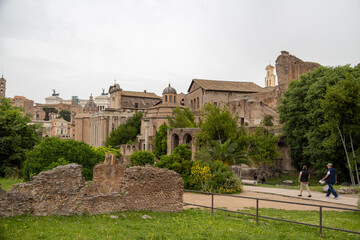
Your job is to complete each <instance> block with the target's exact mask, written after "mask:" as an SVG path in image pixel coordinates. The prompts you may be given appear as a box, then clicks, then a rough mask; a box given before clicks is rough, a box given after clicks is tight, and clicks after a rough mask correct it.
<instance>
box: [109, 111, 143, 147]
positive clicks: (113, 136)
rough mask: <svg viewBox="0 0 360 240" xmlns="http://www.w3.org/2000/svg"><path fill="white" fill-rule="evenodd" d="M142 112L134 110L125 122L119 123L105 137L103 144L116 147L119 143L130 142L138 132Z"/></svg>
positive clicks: (132, 141)
mask: <svg viewBox="0 0 360 240" xmlns="http://www.w3.org/2000/svg"><path fill="white" fill-rule="evenodd" d="M142 116H143V113H142V112H136V113H135V114H134V115H133V116H132V117H131V118H129V119H128V120H127V122H126V123H125V124H121V125H120V126H119V127H117V128H116V129H115V130H113V131H112V132H111V133H110V135H109V136H108V137H107V138H106V141H105V146H112V147H117V146H119V145H121V144H132V143H134V142H135V141H136V136H137V135H138V134H139V133H140V127H141V118H142Z"/></svg>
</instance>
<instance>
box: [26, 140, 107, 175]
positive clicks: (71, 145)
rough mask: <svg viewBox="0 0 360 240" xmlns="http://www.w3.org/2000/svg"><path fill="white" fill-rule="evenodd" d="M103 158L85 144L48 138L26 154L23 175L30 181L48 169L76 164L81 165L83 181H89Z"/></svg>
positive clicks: (103, 156)
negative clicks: (95, 167)
mask: <svg viewBox="0 0 360 240" xmlns="http://www.w3.org/2000/svg"><path fill="white" fill-rule="evenodd" d="M104 158H105V155H104V154H103V153H101V152H99V151H95V150H94V149H93V148H92V147H90V146H89V145H88V144H86V143H85V142H78V141H75V140H72V139H71V140H62V139H58V138H55V137H50V138H45V139H44V141H42V142H41V143H40V144H39V145H37V146H36V147H35V148H34V149H33V150H31V151H29V152H28V153H27V154H26V160H25V162H24V168H23V174H24V177H25V179H26V180H30V179H31V178H32V177H33V176H34V175H37V174H38V173H39V172H41V171H44V170H48V169H49V168H50V167H55V166H59V165H62V164H67V163H78V164H80V165H82V172H83V175H84V177H85V179H86V180H91V179H92V177H93V168H94V166H95V165H96V164H98V163H99V162H101V161H103V160H104Z"/></svg>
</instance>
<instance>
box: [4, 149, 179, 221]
mask: <svg viewBox="0 0 360 240" xmlns="http://www.w3.org/2000/svg"><path fill="white" fill-rule="evenodd" d="M121 162H122V161H121V160H120V159H116V158H115V157H114V156H112V157H110V158H109V156H107V159H106V160H105V162H104V163H103V164H99V165H97V166H95V168H94V179H93V181H92V182H85V180H84V178H83V176H82V173H81V166H80V165H78V164H68V165H65V166H59V167H56V168H54V169H52V170H50V171H46V172H41V173H39V174H38V175H37V176H35V177H34V178H33V181H31V182H26V183H20V184H15V185H14V186H13V187H12V188H11V189H10V190H9V191H8V192H6V191H4V190H2V189H1V188H0V217H8V216H17V215H21V214H32V215H36V216H44V215H65V216H67V215H72V214H82V213H89V214H99V213H110V212H116V211H126V210H152V211H169V212H176V211H181V210H182V202H183V199H182V198H183V180H182V178H181V176H180V175H179V174H177V173H175V172H173V171H170V170H167V169H160V168H154V167H132V168H126V167H125V166H124V165H123V164H122V163H121Z"/></svg>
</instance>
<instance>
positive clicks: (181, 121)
mask: <svg viewBox="0 0 360 240" xmlns="http://www.w3.org/2000/svg"><path fill="white" fill-rule="evenodd" d="M173 115H174V117H169V116H168V122H169V127H170V128H194V127H197V125H196V123H195V117H194V114H193V113H192V112H191V111H190V109H189V108H184V109H181V108H180V107H177V108H175V109H174V110H173Z"/></svg>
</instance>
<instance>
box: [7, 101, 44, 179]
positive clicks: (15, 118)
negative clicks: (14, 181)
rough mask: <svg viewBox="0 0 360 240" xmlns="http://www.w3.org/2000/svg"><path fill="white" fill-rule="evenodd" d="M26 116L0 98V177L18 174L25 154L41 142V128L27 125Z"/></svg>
mask: <svg viewBox="0 0 360 240" xmlns="http://www.w3.org/2000/svg"><path fill="white" fill-rule="evenodd" d="M30 122H31V120H30V118H29V117H28V116H24V115H23V113H22V112H21V109H20V108H18V107H14V106H12V105H11V104H10V100H9V99H7V98H0V176H1V177H4V176H7V177H9V176H14V175H17V174H18V172H17V171H18V170H19V169H20V168H21V166H22V164H23V162H24V161H25V154H26V152H27V151H29V150H30V149H32V148H33V147H34V146H35V145H36V144H38V143H39V142H40V140H41V133H40V129H41V126H40V125H37V124H33V125H31V124H29V123H30Z"/></svg>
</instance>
